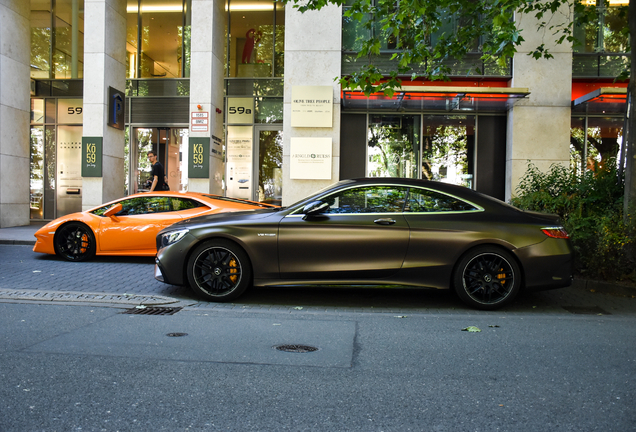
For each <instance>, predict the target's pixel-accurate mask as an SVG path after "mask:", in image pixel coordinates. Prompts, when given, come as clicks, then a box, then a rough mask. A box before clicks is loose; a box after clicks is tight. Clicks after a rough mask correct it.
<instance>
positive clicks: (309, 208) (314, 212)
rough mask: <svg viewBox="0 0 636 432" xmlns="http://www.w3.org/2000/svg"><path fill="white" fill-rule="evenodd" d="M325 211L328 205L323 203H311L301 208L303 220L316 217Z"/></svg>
mask: <svg viewBox="0 0 636 432" xmlns="http://www.w3.org/2000/svg"><path fill="white" fill-rule="evenodd" d="M327 210H329V204H328V203H326V202H324V201H312V202H310V203H309V204H307V205H306V206H305V207H304V208H303V213H304V214H305V216H304V217H303V219H307V218H308V217H312V216H318V215H319V214H321V213H324V212H326V211H327Z"/></svg>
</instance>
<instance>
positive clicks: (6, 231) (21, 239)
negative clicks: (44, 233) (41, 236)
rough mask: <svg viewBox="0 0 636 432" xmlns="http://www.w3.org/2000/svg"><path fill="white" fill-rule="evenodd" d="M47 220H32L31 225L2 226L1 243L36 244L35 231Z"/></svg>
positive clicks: (0, 232) (0, 230) (0, 231)
mask: <svg viewBox="0 0 636 432" xmlns="http://www.w3.org/2000/svg"><path fill="white" fill-rule="evenodd" d="M46 224H47V222H39V221H38V222H31V225H25V226H18V227H11V228H0V244H12V245H35V236H34V234H35V232H36V231H37V230H39V229H40V228H42V227H43V226H44V225H46Z"/></svg>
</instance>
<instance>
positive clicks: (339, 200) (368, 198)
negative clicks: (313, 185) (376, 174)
mask: <svg viewBox="0 0 636 432" xmlns="http://www.w3.org/2000/svg"><path fill="white" fill-rule="evenodd" d="M405 198H406V188H404V187H400V186H395V187H392V186H367V187H360V188H353V189H346V190H344V191H341V192H339V193H337V194H335V195H331V196H329V197H328V198H327V203H328V204H329V206H330V208H329V210H327V211H326V212H324V213H325V214H330V213H397V212H402V211H403V210H404V201H405Z"/></svg>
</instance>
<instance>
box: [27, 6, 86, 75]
mask: <svg viewBox="0 0 636 432" xmlns="http://www.w3.org/2000/svg"><path fill="white" fill-rule="evenodd" d="M30 19H31V78H35V79H69V78H82V76H83V70H84V67H83V64H84V1H83V0H78V1H77V2H74V1H73V0H56V1H55V2H53V1H52V0H47V1H37V2H36V1H33V2H31V17H30Z"/></svg>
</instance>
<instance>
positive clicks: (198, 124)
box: [190, 111, 210, 132]
mask: <svg viewBox="0 0 636 432" xmlns="http://www.w3.org/2000/svg"><path fill="white" fill-rule="evenodd" d="M190 114H191V116H192V118H191V120H190V122H191V123H190V129H191V130H192V132H207V131H208V127H209V124H210V123H209V113H207V112H205V111H197V112H193V113H190Z"/></svg>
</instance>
